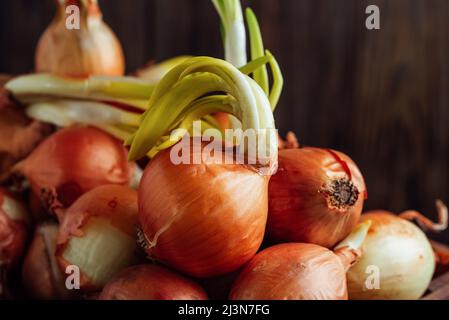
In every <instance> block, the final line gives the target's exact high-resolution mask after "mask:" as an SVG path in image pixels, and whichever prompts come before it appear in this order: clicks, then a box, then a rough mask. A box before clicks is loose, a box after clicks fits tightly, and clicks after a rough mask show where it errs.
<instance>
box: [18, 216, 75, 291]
mask: <svg viewBox="0 0 449 320" xmlns="http://www.w3.org/2000/svg"><path fill="white" fill-rule="evenodd" d="M57 235H58V225H57V224H53V223H45V224H42V225H40V226H38V227H37V228H36V231H35V234H34V238H33V241H32V242H31V245H30V247H29V249H28V252H27V255H26V257H25V261H24V263H23V268H22V280H23V284H24V289H25V292H26V294H27V296H28V297H30V298H32V299H52V300H53V299H68V298H72V297H73V296H74V295H73V292H72V291H69V290H67V288H66V287H65V285H64V279H63V277H62V275H61V272H60V271H59V267H58V264H57V262H56V257H55V249H56V238H57Z"/></svg>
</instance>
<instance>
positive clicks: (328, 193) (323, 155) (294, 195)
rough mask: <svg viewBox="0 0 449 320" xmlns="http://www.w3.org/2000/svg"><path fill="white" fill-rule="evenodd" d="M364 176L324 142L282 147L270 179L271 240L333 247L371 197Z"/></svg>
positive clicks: (353, 222) (269, 219)
mask: <svg viewBox="0 0 449 320" xmlns="http://www.w3.org/2000/svg"><path fill="white" fill-rule="evenodd" d="M366 194H367V193H366V186H365V182H364V179H363V176H362V174H361V172H360V170H359V169H358V168H357V166H356V164H355V163H354V162H353V161H352V160H351V159H350V158H349V157H348V156H347V155H345V154H343V153H341V152H338V151H334V150H329V149H319V148H295V149H284V150H280V151H279V168H278V172H277V173H276V174H275V175H274V176H273V177H272V178H271V180H270V184H269V213H268V224H267V234H268V237H269V239H270V240H271V241H273V242H276V243H283V242H305V243H313V244H317V245H320V246H323V247H326V248H332V247H333V246H335V245H336V244H337V243H338V242H339V241H341V240H342V239H344V238H345V237H346V236H347V235H348V234H349V233H350V232H351V230H352V229H353V228H354V227H355V225H356V224H357V223H358V221H359V218H360V215H361V213H362V209H363V202H364V199H365V197H366Z"/></svg>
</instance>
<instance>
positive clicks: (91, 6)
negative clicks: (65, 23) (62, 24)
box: [57, 0, 102, 19]
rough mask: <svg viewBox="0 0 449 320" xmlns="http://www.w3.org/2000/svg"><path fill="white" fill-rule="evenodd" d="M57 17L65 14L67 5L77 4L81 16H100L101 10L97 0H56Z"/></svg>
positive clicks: (63, 16)
mask: <svg viewBox="0 0 449 320" xmlns="http://www.w3.org/2000/svg"><path fill="white" fill-rule="evenodd" d="M57 4H58V14H57V16H58V17H59V18H65V17H66V16H67V13H66V8H67V7H68V6H72V5H74V6H77V7H78V8H79V9H80V15H81V18H83V19H85V18H87V17H99V18H101V17H102V15H101V10H100V6H99V5H98V1H97V0H57Z"/></svg>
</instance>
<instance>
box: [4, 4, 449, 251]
mask: <svg viewBox="0 0 449 320" xmlns="http://www.w3.org/2000/svg"><path fill="white" fill-rule="evenodd" d="M100 3H101V6H102V9H103V13H104V18H105V20H106V21H107V22H108V23H109V25H110V26H111V27H112V28H113V30H114V31H115V32H116V34H117V35H118V37H119V38H120V39H121V41H122V44H123V46H124V49H125V53H126V58H127V66H128V71H130V72H132V71H133V70H135V69H136V68H138V67H139V66H141V65H143V64H144V63H145V62H147V61H148V60H150V59H155V60H161V59H164V58H168V57H171V56H175V55H179V54H192V55H200V54H201V55H212V56H219V57H221V55H222V45H221V40H220V35H219V31H218V18H217V16H216V13H215V11H214V9H213V7H212V4H211V3H210V1H209V0H103V1H101V0H100ZM244 3H245V5H247V4H250V5H251V6H252V7H253V8H254V10H255V12H256V14H257V15H258V17H259V19H260V21H261V23H262V32H263V35H264V39H265V44H266V47H267V48H269V49H270V50H271V51H272V52H273V53H274V54H275V55H276V57H277V58H278V60H279V62H280V64H281V66H282V68H283V71H284V75H285V79H286V87H285V91H284V94H283V98H282V100H281V104H280V106H279V108H278V110H277V112H276V120H277V124H278V127H279V128H280V130H281V132H283V133H285V132H286V131H287V130H293V131H295V132H296V133H297V134H298V136H299V139H300V141H301V142H302V143H303V144H306V145H314V146H321V147H332V148H336V149H339V150H342V151H344V152H346V153H348V154H349V155H351V156H352V157H353V158H354V160H355V161H356V162H357V163H358V164H359V166H360V168H361V169H362V171H363V173H364V175H365V178H366V181H367V184H368V188H369V200H368V202H367V204H366V207H367V209H373V208H383V209H388V210H392V211H395V212H400V211H402V210H405V209H417V210H421V211H423V212H424V213H427V214H428V215H429V216H430V217H432V218H434V217H435V216H436V214H435V210H434V205H433V202H434V199H435V198H442V199H443V200H445V201H446V202H449V125H448V123H447V122H448V121H449V1H447V0H389V1H388V0H369V1H364V0H344V1H342V0H252V1H244ZM369 4H376V5H378V6H380V8H381V27H382V29H381V30H380V31H368V30H366V28H365V19H366V15H365V8H366V6H367V5H369ZM53 12H54V8H53V0H33V1H32V0H1V1H0V46H1V49H0V72H6V73H22V72H28V71H31V70H32V69H33V51H34V48H35V45H36V42H37V40H38V38H39V35H40V34H41V32H42V31H43V30H44V28H45V27H46V26H47V24H48V23H49V21H50V20H51V18H52V15H53ZM439 238H440V239H442V238H446V241H448V242H449V234H448V233H447V232H446V233H445V234H444V235H440V236H439Z"/></svg>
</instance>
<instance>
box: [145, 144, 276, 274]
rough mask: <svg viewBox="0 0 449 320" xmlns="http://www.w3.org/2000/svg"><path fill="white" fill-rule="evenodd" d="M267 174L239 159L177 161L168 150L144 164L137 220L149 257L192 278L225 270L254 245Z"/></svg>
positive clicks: (259, 234) (260, 231)
mask: <svg viewBox="0 0 449 320" xmlns="http://www.w3.org/2000/svg"><path fill="white" fill-rule="evenodd" d="M268 181H269V177H268V176H262V175H260V174H259V173H257V172H256V171H255V170H253V169H252V168H249V167H246V166H243V165H240V164H230V165H225V164H220V163H208V164H206V163H204V162H202V163H201V164H181V165H174V164H172V163H171V160H170V150H166V151H164V152H161V153H160V154H158V155H157V156H156V157H155V158H154V159H153V160H152V161H151V162H150V164H149V165H148V166H147V168H146V169H145V172H144V175H143V177H142V180H141V184H140V188H139V221H140V226H141V228H142V231H143V234H144V235H145V240H146V251H147V253H148V254H149V255H150V256H151V257H152V258H154V259H156V260H158V261H160V262H162V263H165V264H168V265H169V266H171V267H173V268H175V269H177V270H179V271H181V272H183V273H186V274H188V275H191V276H194V277H198V278H209V277H214V276H219V275H223V274H227V273H230V272H232V271H235V270H237V269H238V268H239V267H241V266H242V265H243V264H245V263H246V262H248V261H249V260H250V259H251V258H252V257H253V256H254V255H255V254H256V252H257V250H258V249H259V247H260V245H261V243H262V240H263V237H264V232H265V225H266V219H267V211H268V208H267V207H268V200H267V197H268Z"/></svg>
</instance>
